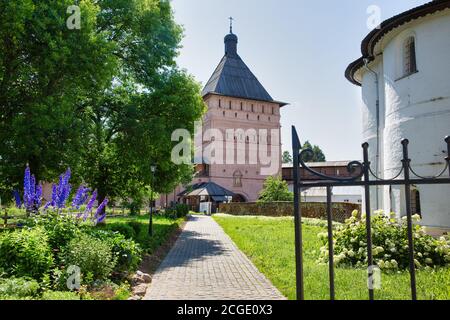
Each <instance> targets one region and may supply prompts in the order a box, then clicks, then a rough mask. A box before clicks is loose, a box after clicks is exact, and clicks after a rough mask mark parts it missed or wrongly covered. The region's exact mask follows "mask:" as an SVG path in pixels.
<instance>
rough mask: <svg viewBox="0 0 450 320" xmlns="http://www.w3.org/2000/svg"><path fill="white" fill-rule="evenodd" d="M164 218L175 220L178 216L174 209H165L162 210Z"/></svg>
mask: <svg viewBox="0 0 450 320" xmlns="http://www.w3.org/2000/svg"><path fill="white" fill-rule="evenodd" d="M164 217H166V218H168V219H173V220H175V219H177V218H178V214H177V209H175V208H167V209H165V210H164Z"/></svg>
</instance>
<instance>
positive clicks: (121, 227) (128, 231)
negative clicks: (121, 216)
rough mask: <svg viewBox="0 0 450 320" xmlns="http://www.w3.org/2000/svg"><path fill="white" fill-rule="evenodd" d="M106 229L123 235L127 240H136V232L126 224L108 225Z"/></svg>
mask: <svg viewBox="0 0 450 320" xmlns="http://www.w3.org/2000/svg"><path fill="white" fill-rule="evenodd" d="M106 228H107V229H108V230H111V231H114V232H118V233H120V234H121V235H123V236H124V237H125V238H127V239H134V238H136V231H135V229H134V228H133V227H132V226H130V225H128V224H124V223H113V224H107V226H106Z"/></svg>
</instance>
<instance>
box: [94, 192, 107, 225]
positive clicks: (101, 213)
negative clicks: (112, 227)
mask: <svg viewBox="0 0 450 320" xmlns="http://www.w3.org/2000/svg"><path fill="white" fill-rule="evenodd" d="M107 205H108V198H105V200H103V202H102V203H101V204H100V205H99V206H98V208H97V212H96V213H95V216H94V220H95V223H100V222H103V221H104V220H105V218H106V210H105V208H106V206H107Z"/></svg>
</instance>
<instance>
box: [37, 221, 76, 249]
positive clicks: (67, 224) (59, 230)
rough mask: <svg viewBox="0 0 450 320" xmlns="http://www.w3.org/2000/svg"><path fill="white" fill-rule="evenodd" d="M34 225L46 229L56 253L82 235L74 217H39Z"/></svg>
mask: <svg viewBox="0 0 450 320" xmlns="http://www.w3.org/2000/svg"><path fill="white" fill-rule="evenodd" d="M32 224H33V225H34V226H42V227H43V228H44V229H45V233H46V234H47V236H48V241H49V243H50V246H51V248H52V249H54V250H56V251H59V250H60V249H61V248H62V247H64V246H65V245H67V244H68V243H69V241H71V240H72V239H74V238H76V237H78V236H79V235H80V233H81V232H80V227H79V225H78V222H77V221H76V220H75V219H74V218H73V217H70V216H64V215H60V214H56V213H48V214H45V215H42V216H37V217H35V218H34V220H33V221H32Z"/></svg>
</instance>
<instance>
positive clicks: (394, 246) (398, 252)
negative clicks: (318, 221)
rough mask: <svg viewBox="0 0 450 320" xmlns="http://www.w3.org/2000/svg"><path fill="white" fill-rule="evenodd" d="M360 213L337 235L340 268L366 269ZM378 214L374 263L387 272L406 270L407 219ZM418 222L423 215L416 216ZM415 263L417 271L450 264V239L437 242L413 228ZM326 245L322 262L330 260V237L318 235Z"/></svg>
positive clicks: (337, 253)
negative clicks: (354, 267) (328, 239)
mask: <svg viewBox="0 0 450 320" xmlns="http://www.w3.org/2000/svg"><path fill="white" fill-rule="evenodd" d="M357 214H358V212H356V211H355V212H354V213H353V216H352V217H351V218H350V219H348V220H347V221H346V222H345V224H344V225H342V226H339V227H338V228H337V230H336V232H334V240H335V247H334V252H335V256H334V262H335V264H336V265H337V266H356V267H365V266H367V235H366V223H365V218H364V216H363V219H362V220H359V219H357ZM394 217H395V214H391V216H390V217H388V216H386V215H384V214H383V212H382V211H377V212H375V214H374V215H373V217H372V219H371V221H372V223H371V227H372V242H373V258H374V262H375V263H376V264H377V265H378V266H379V267H380V268H381V269H384V270H398V269H400V270H403V269H407V268H408V266H409V258H408V237H407V225H406V220H405V218H404V219H402V220H401V221H398V220H396V219H395V218H394ZM413 218H414V220H415V221H416V222H418V221H420V216H418V215H416V216H414V217H413ZM413 236H414V249H415V251H414V252H415V264H416V267H417V268H418V269H420V268H424V267H425V268H430V267H435V266H445V265H450V239H448V237H441V238H440V239H435V238H433V237H431V236H429V235H427V234H426V233H425V231H424V228H423V227H421V226H420V225H414V227H413ZM319 238H322V239H323V240H324V243H325V246H324V247H322V248H321V253H320V258H319V262H322V263H325V262H327V261H328V241H327V234H326V233H323V234H319Z"/></svg>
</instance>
